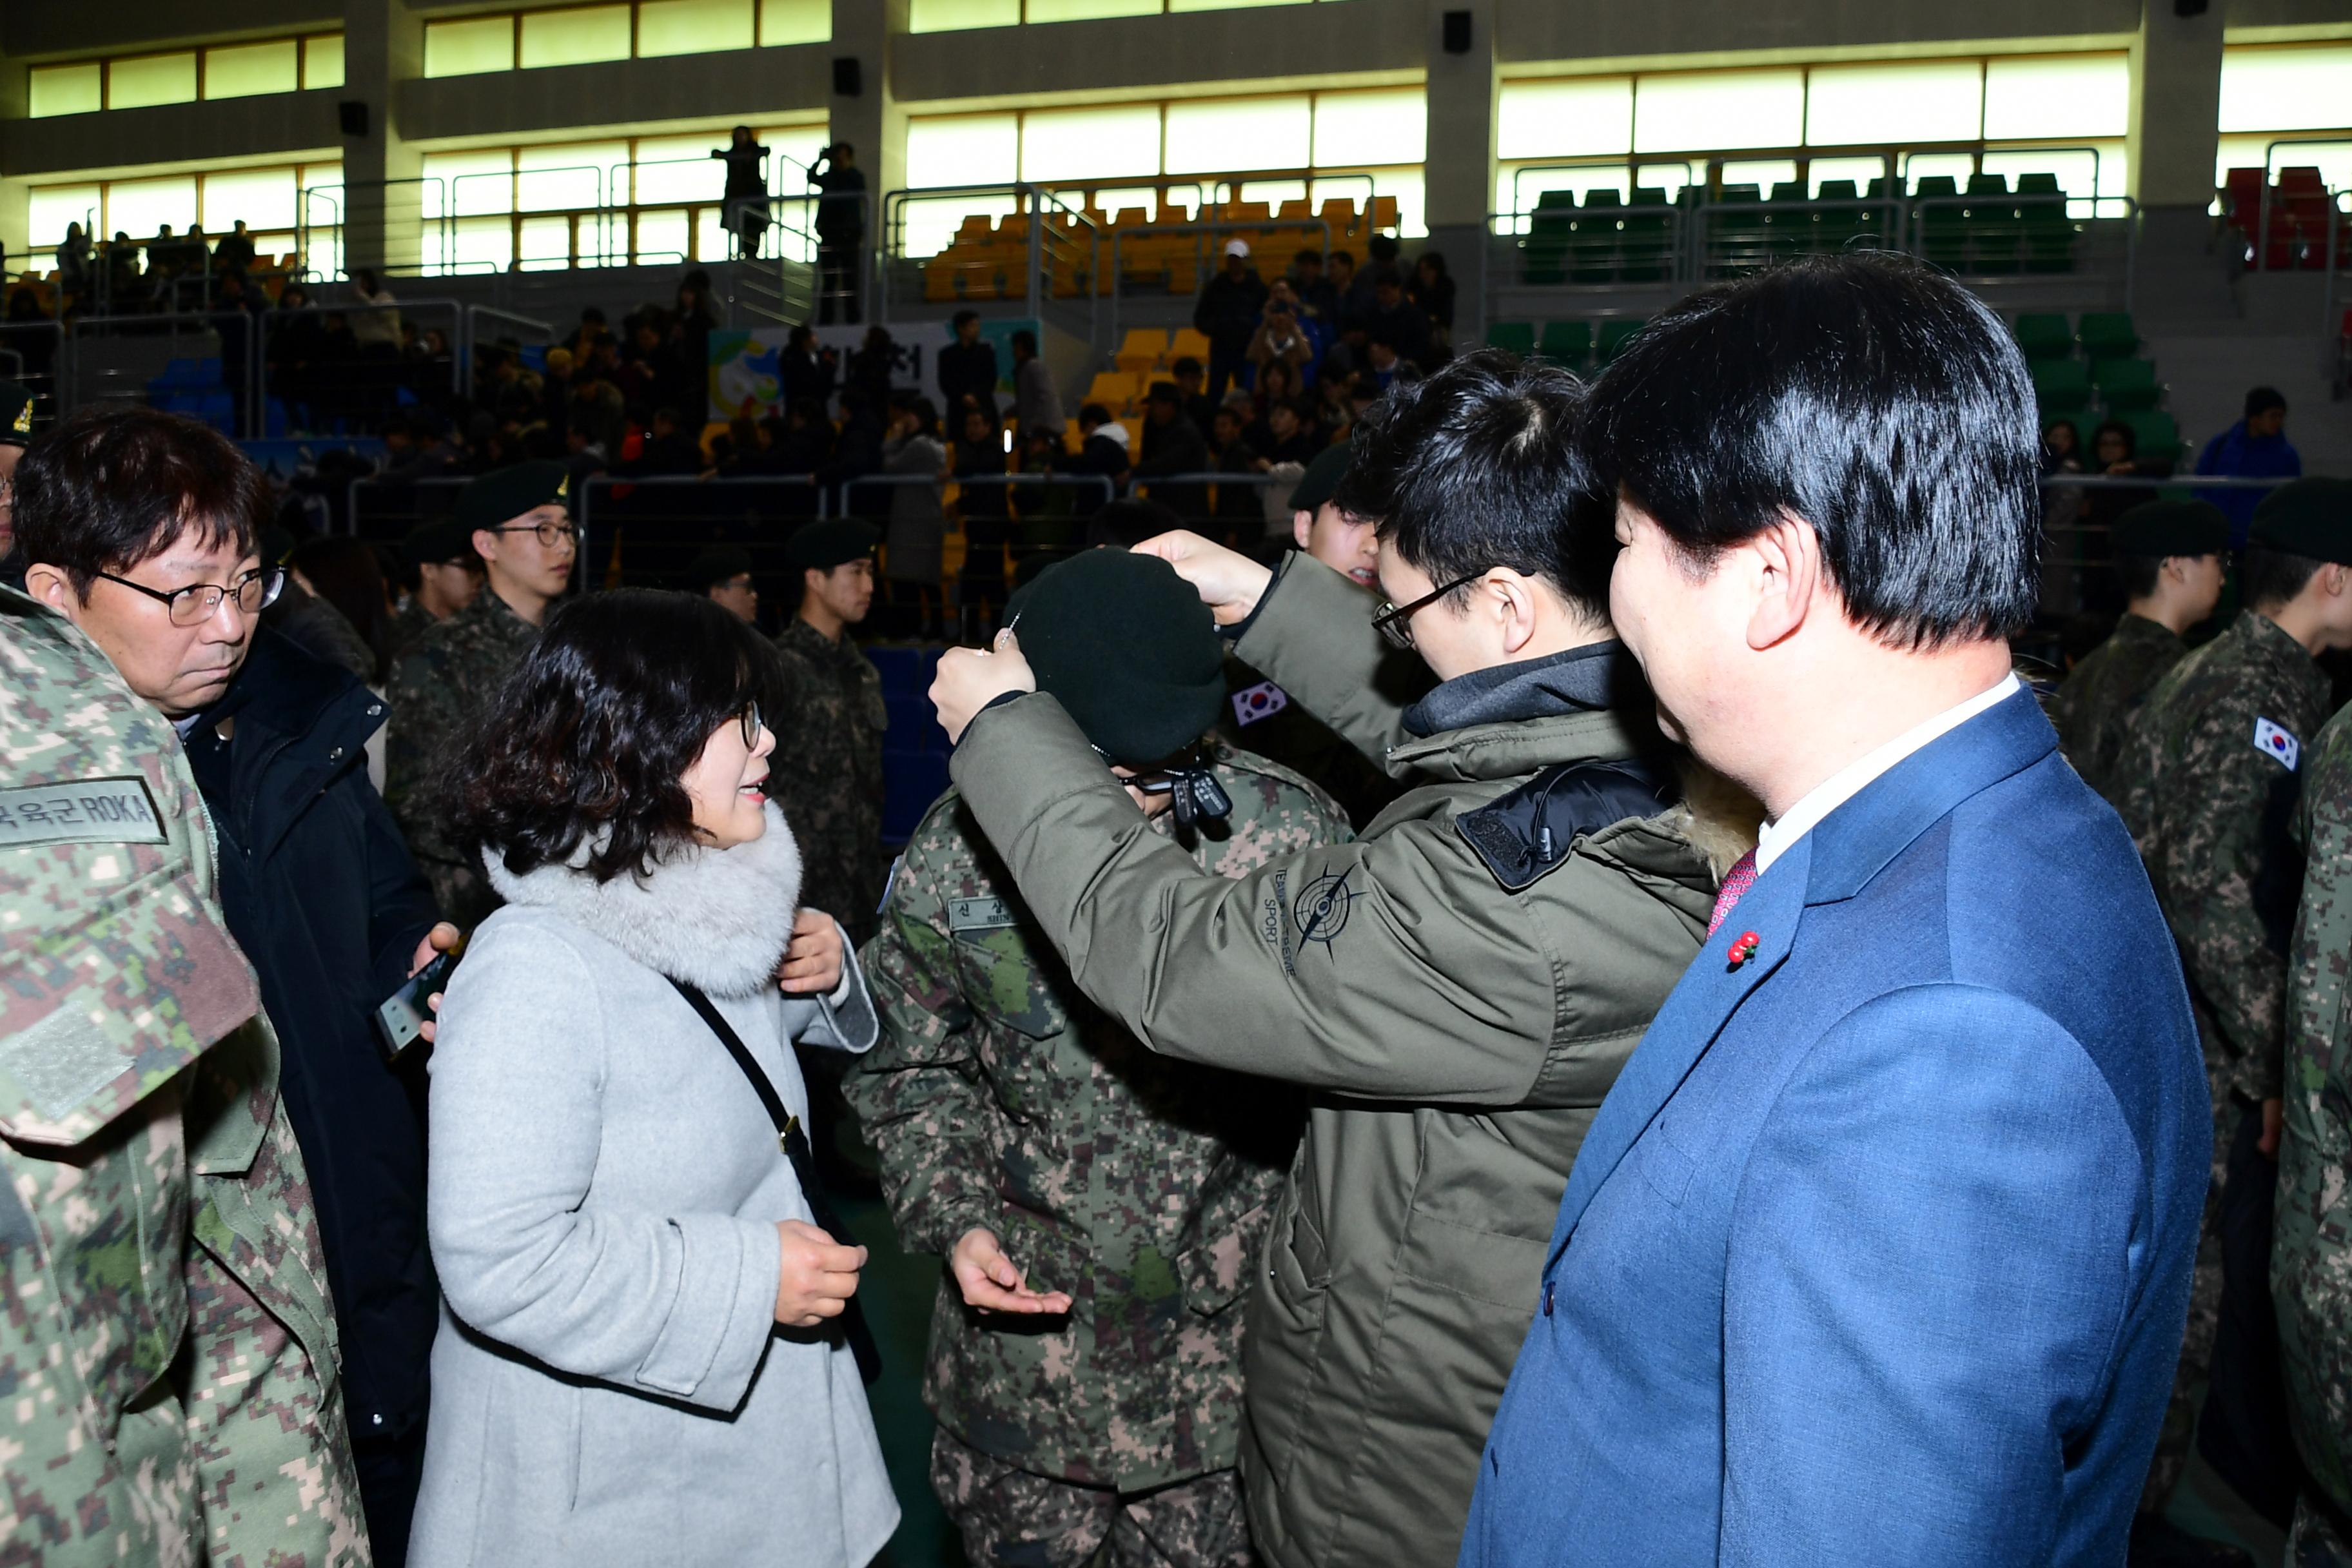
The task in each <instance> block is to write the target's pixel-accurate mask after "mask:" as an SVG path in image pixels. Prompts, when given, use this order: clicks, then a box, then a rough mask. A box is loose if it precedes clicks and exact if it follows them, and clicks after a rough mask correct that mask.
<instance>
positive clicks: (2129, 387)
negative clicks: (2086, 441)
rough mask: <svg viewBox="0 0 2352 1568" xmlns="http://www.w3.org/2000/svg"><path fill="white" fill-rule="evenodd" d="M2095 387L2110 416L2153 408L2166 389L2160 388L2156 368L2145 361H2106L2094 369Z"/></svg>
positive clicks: (2092, 375)
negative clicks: (2131, 410)
mask: <svg viewBox="0 0 2352 1568" xmlns="http://www.w3.org/2000/svg"><path fill="white" fill-rule="evenodd" d="M2091 384H2092V385H2093V386H2095V387H2097V388H2098V389H2099V401H2100V403H2101V404H2102V405H2105V408H2106V410H2107V412H2108V413H2110V414H2119V413H2122V412H2123V411H2124V410H2126V409H2132V408H2153V407H2155V406H2156V404H2157V395H2158V393H2159V392H2161V391H2162V390H2163V389H2162V388H2161V387H2159V386H2158V385H2157V384H2156V366H2155V365H2154V364H2153V363H2149V362H2148V361H2147V360H2144V359H2103V360H2098V361H2095V362H2094V363H2093V364H2092V366H2091Z"/></svg>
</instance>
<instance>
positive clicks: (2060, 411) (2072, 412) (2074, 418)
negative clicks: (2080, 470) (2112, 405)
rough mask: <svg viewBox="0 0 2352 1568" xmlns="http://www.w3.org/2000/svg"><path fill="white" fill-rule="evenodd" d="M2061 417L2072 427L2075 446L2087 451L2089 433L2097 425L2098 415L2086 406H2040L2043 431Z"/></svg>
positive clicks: (2088, 447)
mask: <svg viewBox="0 0 2352 1568" xmlns="http://www.w3.org/2000/svg"><path fill="white" fill-rule="evenodd" d="M2062 419H2063V420H2064V421H2065V422H2066V423H2067V424H2069V425H2072V426H2074V445H2075V447H2077V448H2079V449H2081V450H2084V451H2088V450H2089V449H2090V446H2091V433H2092V432H2093V431H2095V430H2096V429H2097V428H2098V427H2099V416H2097V415H2096V414H2094V413H2093V412H2091V410H2089V409H2087V408H2052V407H2049V406H2047V405H2044V406H2043V407H2042V411H2041V420H2042V429H2043V430H2044V431H2047V430H2048V429H2049V428H2050V426H2053V425H2055V424H2057V423H2058V422H2059V421H2060V420H2062Z"/></svg>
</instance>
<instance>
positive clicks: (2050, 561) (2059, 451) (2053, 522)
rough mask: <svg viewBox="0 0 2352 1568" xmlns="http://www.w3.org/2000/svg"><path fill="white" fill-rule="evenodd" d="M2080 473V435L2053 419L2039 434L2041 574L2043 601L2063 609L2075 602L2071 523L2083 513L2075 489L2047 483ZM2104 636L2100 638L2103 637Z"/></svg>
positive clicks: (2074, 543)
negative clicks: (2040, 448) (2040, 464)
mask: <svg viewBox="0 0 2352 1568" xmlns="http://www.w3.org/2000/svg"><path fill="white" fill-rule="evenodd" d="M2082 471H2083V433H2082V431H2080V430H2078V429H2077V428H2075V426H2074V421H2073V420H2072V419H2054V420H2053V421H2051V423H2050V424H2049V426H2047V427H2046V428H2045V429H2043V431H2042V479H2043V481H2044V483H2043V484H2042V537H2043V539H2044V540H2045V541H2046V542H2045V543H2044V545H2043V547H2042V574H2043V578H2044V581H2045V583H2046V584H2048V586H2047V587H2046V588H2045V589H2044V593H2045V595H2046V601H2047V602H2048V603H2050V604H2053V605H2060V606H2067V605H2073V604H2074V602H2075V584H2074V552H2075V550H2076V549H2077V547H2078V541H2077V540H2076V539H2075V537H2074V527H2075V522H2076V520H2077V518H2078V516H2079V515H2080V513H2081V511H2082V510H2083V491H2082V489H2081V488H2080V487H2079V486H2075V485H2060V484H2052V483H2049V482H2047V481H2049V480H2051V479H2058V478H2061V477H2063V476H2064V475H2067V474H2079V473H2081V472H2082ZM2103 635H2104V634H2103Z"/></svg>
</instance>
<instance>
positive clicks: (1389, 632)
mask: <svg viewBox="0 0 2352 1568" xmlns="http://www.w3.org/2000/svg"><path fill="white" fill-rule="evenodd" d="M1485 575H1486V568H1484V567H1481V568H1480V569H1479V570H1477V571H1475V572H1473V573H1471V574H1469V575H1468V576H1466V577H1456V578H1455V579H1454V581H1453V582H1451V583H1448V584H1445V586H1444V587H1442V588H1433V589H1431V590H1430V591H1429V592H1428V593H1426V594H1423V595H1422V596H1421V597H1420V598H1418V599H1415V600H1414V601H1413V602H1412V604H1410V605H1399V604H1393V603H1391V602H1390V601H1389V600H1387V599H1382V600H1381V602H1380V603H1379V604H1377V605H1373V606H1372V629H1373V630H1374V631H1376V632H1378V633H1380V634H1381V636H1382V637H1386V638H1387V639H1388V642H1389V646H1390V647H1401V648H1404V649H1407V650H1410V649H1411V648H1412V617H1413V616H1414V615H1416V614H1417V613H1419V612H1420V611H1423V610H1425V609H1427V608H1429V606H1430V605H1433V604H1435V603H1437V601H1438V600H1440V599H1443V598H1444V597H1445V595H1448V594H1451V593H1452V592H1454V589H1456V588H1466V587H1468V586H1469V585H1470V584H1473V583H1475V582H1476V581H1477V580H1478V579H1479V578H1481V577H1484V576H1485Z"/></svg>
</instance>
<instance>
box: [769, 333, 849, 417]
mask: <svg viewBox="0 0 2352 1568" xmlns="http://www.w3.org/2000/svg"><path fill="white" fill-rule="evenodd" d="M840 369H841V365H840V360H839V356H837V355H836V354H835V353H834V352H833V351H832V350H831V349H828V348H822V347H820V346H819V345H818V343H817V341H816V329H815V328H814V327H808V326H800V327H794V328H793V331H792V335H791V337H790V338H789V339H788V340H787V341H786V342H785V343H784V352H783V353H781V354H779V355H777V356H776V379H777V381H778V382H780V383H781V384H782V388H783V403H784V406H785V407H787V408H790V407H791V406H793V405H794V404H796V403H798V402H800V401H801V400H802V399H803V398H809V397H814V398H815V399H816V400H817V401H818V403H820V404H822V403H824V400H825V399H827V398H829V397H831V396H832V395H833V383H834V378H835V376H836V375H837V374H839V373H840Z"/></svg>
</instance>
